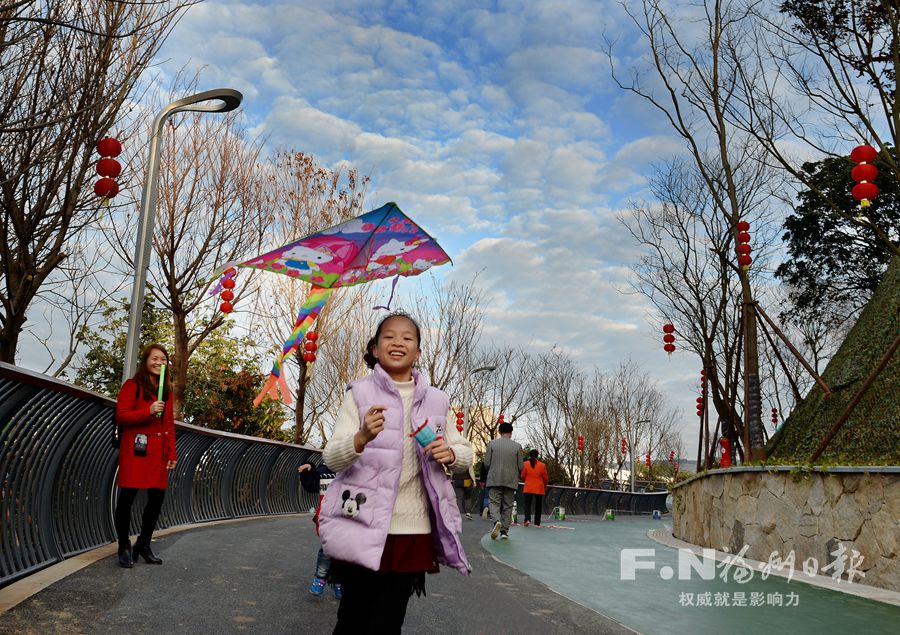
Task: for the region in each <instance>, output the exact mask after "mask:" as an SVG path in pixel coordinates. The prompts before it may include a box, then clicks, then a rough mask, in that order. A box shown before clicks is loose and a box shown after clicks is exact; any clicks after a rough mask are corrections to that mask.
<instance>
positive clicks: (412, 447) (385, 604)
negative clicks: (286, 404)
mask: <svg viewBox="0 0 900 635" xmlns="http://www.w3.org/2000/svg"><path fill="white" fill-rule="evenodd" d="M420 343H421V335H420V330H419V325H418V324H417V323H416V322H415V321H413V319H412V318H411V317H409V316H408V315H405V314H391V315H389V316H388V317H386V318H385V319H384V320H382V321H381V323H380V324H379V325H378V328H377V329H376V331H375V336H374V337H373V338H372V340H370V341H369V344H368V346H367V347H366V354H365V356H364V360H365V362H366V365H367V366H368V367H369V368H371V369H372V371H373V372H372V373H371V374H370V375H369V376H367V377H366V378H365V379H361V380H359V381H354V382H351V383H350V386H349V389H348V390H347V392H346V393H345V394H344V401H343V403H342V405H341V408H340V412H339V413H338V417H337V421H335V425H334V432H333V433H332V435H331V439H329V441H328V443H327V445H326V446H325V450H324V452H323V457H322V458H323V459H324V461H325V463H326V464H327V465H328V466H329V467H330V468H332V469H333V470H334V471H335V472H336V473H337V478H335V480H334V482H333V483H332V484H331V486H330V487H329V488H328V491H327V492H326V493H325V498H324V499H323V500H322V511H321V513H320V515H319V532H320V536H321V538H322V546H323V547H324V549H325V553H326V554H328V555H329V556H330V557H331V558H332V561H331V565H332V572H333V574H334V576H335V581H337V582H340V583H341V587H342V597H341V604H340V606H339V607H338V612H337V625H336V626H335V628H334V633H335V634H337V635H340V634H343V633H352V634H354V635H355V634H357V633H400V632H401V629H402V627H403V621H404V618H405V616H406V607H407V604H408V603H409V598H410V596H411V595H412V594H413V593H414V592H415V593H416V595H421V594H422V593H424V592H425V574H426V573H437V572H438V571H439V567H438V564H444V565H446V566H448V567H451V568H453V569H456V570H457V571H459V572H460V573H462V574H464V575H468V574H469V573H470V572H471V568H470V567H469V563H468V561H467V559H466V554H465V551H464V550H463V546H462V543H461V542H460V533H461V532H462V521H461V520H460V516H459V510H458V509H457V507H456V499H455V496H454V495H453V486H452V485H451V484H450V481H449V479H448V478H447V476H446V474H445V472H444V468H445V467H446V468H448V469H450V470H451V471H456V472H462V471H465V470H467V469H468V468H469V466H470V465H471V464H472V446H471V444H470V443H469V441H468V440H467V439H466V438H465V437H463V436H462V435H461V434H460V433H459V432H457V430H456V426H454V425H447V424H448V421H449V420H450V398H449V397H448V396H447V394H446V393H445V392H443V391H441V390H438V389H437V388H434V387H432V386H430V385H429V384H428V381H427V380H426V378H425V376H424V375H422V374H421V373H420V372H419V371H418V370H417V369H416V368H414V365H415V364H416V363H417V362H418V360H419V356H420V355H421V351H420ZM435 610H441V609H440V606H436V607H435Z"/></svg>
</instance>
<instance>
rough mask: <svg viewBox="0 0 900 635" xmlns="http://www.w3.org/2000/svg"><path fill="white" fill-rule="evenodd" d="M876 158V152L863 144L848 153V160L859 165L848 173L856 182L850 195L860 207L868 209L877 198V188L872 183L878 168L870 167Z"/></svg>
mask: <svg viewBox="0 0 900 635" xmlns="http://www.w3.org/2000/svg"><path fill="white" fill-rule="evenodd" d="M877 157H878V151H877V150H875V148H873V147H872V146H870V145H865V144H864V145H861V146H857V147H855V148H853V151H852V152H851V153H850V158H851V159H852V160H853V161H855V162H856V163H858V164H859V165H857V166H856V167H855V168H853V169H852V170H851V171H850V178H852V179H853V180H854V181H857V183H856V185H854V186H853V189H852V190H850V194H851V195H852V196H853V198H855V199H856V200H857V201H859V206H860V207H868V206H869V205H871V204H872V200H873V199H874V198H875V197H876V196H878V192H879V190H878V186H877V185H875V183H873V182H872V181H874V180H875V177H877V176H878V168H877V167H875V166H874V165H872V161H874V160H875V159H876V158H877Z"/></svg>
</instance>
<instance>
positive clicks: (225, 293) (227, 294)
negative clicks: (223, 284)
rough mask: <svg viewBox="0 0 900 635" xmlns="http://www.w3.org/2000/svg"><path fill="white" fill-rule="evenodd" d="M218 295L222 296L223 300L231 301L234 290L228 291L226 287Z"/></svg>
mask: <svg viewBox="0 0 900 635" xmlns="http://www.w3.org/2000/svg"><path fill="white" fill-rule="evenodd" d="M219 297H220V298H222V299H223V300H225V301H226V302H231V301H232V300H234V292H233V291H228V290H227V289H226V290H225V291H223V292H222V294H221V295H220V296H219Z"/></svg>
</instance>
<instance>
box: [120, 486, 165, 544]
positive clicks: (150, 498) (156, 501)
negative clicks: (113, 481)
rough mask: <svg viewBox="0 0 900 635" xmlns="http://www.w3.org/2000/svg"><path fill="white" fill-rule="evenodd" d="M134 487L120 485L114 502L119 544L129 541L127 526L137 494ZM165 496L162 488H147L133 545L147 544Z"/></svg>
mask: <svg viewBox="0 0 900 635" xmlns="http://www.w3.org/2000/svg"><path fill="white" fill-rule="evenodd" d="M137 493H138V489H137V488H136V487H120V488H119V501H118V502H117V503H116V514H115V519H116V536H117V537H118V538H119V545H125V544H127V543H128V542H129V538H128V536H129V534H128V528H129V527H130V525H131V506H132V505H133V504H134V499H135V497H136V496H137ZM165 497H166V490H164V489H148V490H147V506H146V507H144V515H143V516H142V517H141V533H140V535H139V536H138V539H137V542H135V543H134V544H135V545H141V546H148V545H149V544H150V539H151V538H153V530H154V529H156V521H157V520H158V519H159V510H161V509H162V504H163V499H164V498H165Z"/></svg>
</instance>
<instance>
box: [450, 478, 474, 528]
mask: <svg viewBox="0 0 900 635" xmlns="http://www.w3.org/2000/svg"><path fill="white" fill-rule="evenodd" d="M453 491H454V492H456V505H457V506H458V507H459V513H460V514H464V515H465V517H466V520H472V503H473V502H474V497H473V496H472V494H473V493H474V492H475V468H474V467H472V466H471V465H470V466H469V469H468V470H467V471H465V472H457V473H454V474H453Z"/></svg>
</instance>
